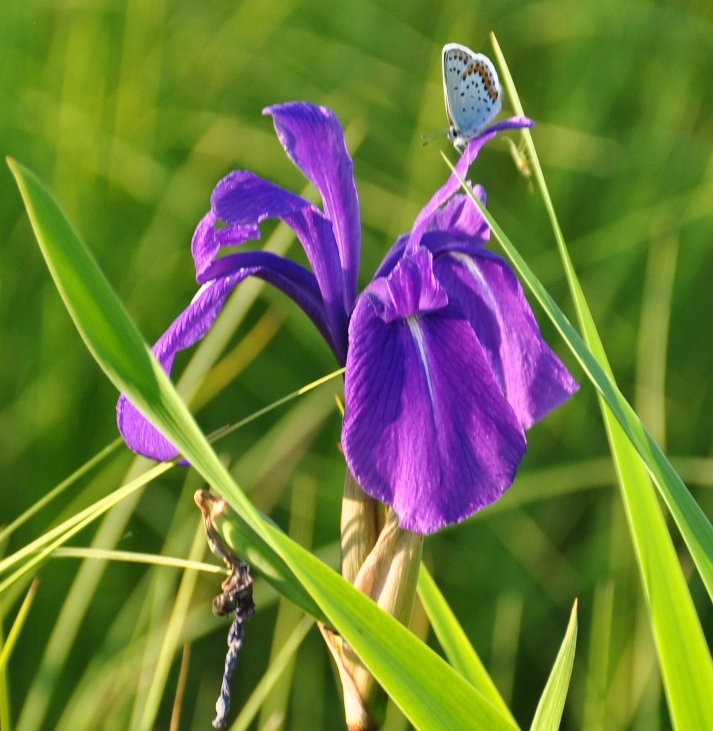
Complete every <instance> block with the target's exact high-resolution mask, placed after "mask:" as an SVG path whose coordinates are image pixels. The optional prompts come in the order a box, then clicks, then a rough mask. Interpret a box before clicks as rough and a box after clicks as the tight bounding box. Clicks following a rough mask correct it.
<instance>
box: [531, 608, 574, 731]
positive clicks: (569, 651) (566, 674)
mask: <svg viewBox="0 0 713 731" xmlns="http://www.w3.org/2000/svg"><path fill="white" fill-rule="evenodd" d="M576 647H577V602H576V601H575V602H574V606H573V607H572V614H571V615H570V618H569V624H568V625H567V631H566V632H565V635H564V639H563V640H562V645H561V646H560V650H559V652H558V653H557V659H556V660H555V664H554V665H553V666H552V671H551V672H550V677H549V678H548V680H547V685H546V686H545V689H544V691H542V696H541V697H540V702H539V703H538V704H537V710H536V711H535V717H534V718H533V719H532V726H530V731H557V729H558V728H559V727H560V721H561V720H562V711H563V710H564V702H565V700H566V699H567V689H568V688H569V679H570V677H571V676H572V664H573V663H574V651H575V648H576Z"/></svg>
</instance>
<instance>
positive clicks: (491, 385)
mask: <svg viewBox="0 0 713 731" xmlns="http://www.w3.org/2000/svg"><path fill="white" fill-rule="evenodd" d="M265 113H266V114H270V115H272V118H273V122H274V125H275V130H276V132H277V136H278V138H279V140H280V143H281V144H282V146H283V147H284V148H285V152H286V153H287V155H288V156H289V158H290V159H291V160H292V162H293V163H294V164H295V165H296V166H297V167H298V168H299V169H300V170H301V171H302V173H303V174H304V175H305V176H306V177H307V178H308V179H309V180H310V181H311V182H312V183H313V184H314V185H315V186H316V188H317V189H318V190H319V192H320V194H321V197H322V203H323V210H320V209H319V208H318V207H317V206H315V205H313V204H312V203H310V202H308V201H306V200H304V199H303V198H301V197H300V196H297V195H295V194H293V193H290V192H288V191H286V190H283V189H282V188H279V187H277V186H276V185H273V184H272V183H269V182H267V181H265V180H262V179H261V178H259V177H257V176H256V175H254V174H253V173H251V172H248V171H243V170H238V171H235V172H232V173H230V174H229V175H228V176H227V177H225V178H224V179H223V180H221V181H220V182H219V183H218V185H217V186H216V188H215V190H214V191H213V195H212V197H211V210H210V211H209V212H208V214H207V215H206V216H205V217H204V218H203V220H202V221H201V222H200V223H199V224H198V228H197V229H196V232H195V234H194V237H193V242H192V253H193V258H194V261H195V265H196V275H197V280H198V283H199V284H200V285H201V288H200V290H199V291H198V293H197V294H196V296H195V297H194V298H193V301H192V302H191V304H190V305H189V306H188V307H187V308H186V310H184V311H183V313H181V315H179V317H178V318H177V319H176V320H175V321H174V322H173V324H172V325H171V326H170V327H169V329H168V330H167V331H166V333H164V335H163V336H162V337H161V338H160V339H159V340H158V342H157V343H156V344H155V345H154V347H153V353H154V355H155V356H156V357H157V358H158V360H159V361H160V363H161V365H162V366H163V368H164V369H165V370H166V372H167V373H168V372H170V370H171V366H172V364H173V358H174V355H175V354H176V353H177V352H178V351H179V350H183V349H185V348H188V347H189V346H191V345H193V344H194V343H195V342H197V341H198V340H200V339H201V338H202V337H203V336H204V335H205V334H206V332H207V331H208V330H209V328H210V327H211V325H212V324H213V322H214V321H215V319H216V317H217V316H218V314H219V312H220V310H221V308H222V307H223V305H224V304H225V301H226V299H227V297H228V295H229V294H230V293H231V291H232V290H233V289H234V288H235V287H236V286H237V285H238V284H239V283H240V282H242V281H243V280H244V279H245V278H246V277H249V276H254V277H259V278H260V279H263V280H264V281H266V282H269V283H270V284H272V285H273V286H275V287H277V288H278V289H280V290H281V291H282V292H284V293H285V294H287V295H288V296H289V297H291V298H292V299H293V300H294V301H295V302H296V303H297V304H298V305H299V306H300V307H301V308H302V309H303V310H304V312H305V313H306V314H307V315H308V316H309V317H310V318H311V320H312V321H313V322H314V324H315V325H316V326H317V328H318V329H319V331H320V333H321V334H322V336H323V337H324V339H325V340H326V342H327V343H328V344H329V347H330V348H331V349H332V351H333V352H334V355H335V357H336V358H337V360H338V361H339V363H340V364H342V365H346V373H345V401H346V404H345V406H346V413H345V417H344V424H343V428H342V438H341V439H342V442H341V443H342V448H343V451H344V455H345V457H346V461H347V465H348V467H349V469H350V470H351V472H352V474H353V475H354V477H355V478H356V480H357V482H358V483H359V485H361V487H362V488H363V489H364V491H365V492H366V493H367V494H369V495H371V496H372V497H374V498H376V499H378V500H380V501H381V502H383V503H386V504H388V505H390V506H392V507H393V509H394V510H395V511H396V514H397V515H398V516H399V521H400V524H401V526H402V527H403V528H406V529H408V530H411V531H414V532H417V533H432V532H433V531H435V530H438V529H439V528H441V527H443V526H445V525H448V524H451V523H456V522H458V521H461V520H463V519H464V518H467V517H468V516H470V515H472V514H473V513H474V512H475V511H477V510H479V509H480V508H483V507H485V506H486V505H488V504H490V503H492V502H493V501H494V500H497V498H498V497H500V495H502V493H503V492H504V491H505V490H506V489H507V488H508V487H509V486H510V485H511V484H512V481H513V479H514V477H515V472H516V470H517V466H518V464H519V463H520V460H521V459H522V458H523V456H524V454H525V450H526V441H525V429H528V428H529V427H530V426H532V424H534V423H535V422H536V421H538V420H539V419H542V418H543V417H544V416H546V415H547V414H548V413H549V412H550V411H551V410H552V409H554V408H556V407H557V406H559V405H560V404H562V403H563V402H564V401H566V400H567V398H569V396H570V395H571V394H572V393H574V392H575V391H576V390H577V388H578V386H577V384H576V382H575V381H574V380H573V379H572V376H571V375H570V374H569V372H568V371H567V369H566V368H565V367H564V365H563V364H562V363H561V362H560V360H559V359H558V358H557V357H556V356H555V354H554V353H553V352H552V351H551V350H550V348H549V347H548V346H547V344H546V343H545V342H544V341H543V340H542V337H541V335H540V332H539V329H538V327H537V323H536V322H535V318H534V316H533V314H532V310H531V309H530V307H529V305H528V303H527V300H526V299H525V297H524V295H523V292H522V288H521V287H520V284H519V282H518V280H517V278H516V277H515V275H514V274H513V272H512V270H511V269H510V268H509V266H508V265H507V264H506V263H505V261H504V260H503V259H501V258H500V257H498V256H496V255H495V254H493V253H491V252H490V251H487V250H486V249H485V248H484V244H485V243H486V242H487V241H488V239H489V235H490V230H489V228H488V226H487V224H486V223H485V221H484V220H483V218H482V216H481V215H480V213H479V211H478V210H477V208H476V207H475V206H474V205H473V203H472V201H470V200H469V199H468V198H467V197H466V196H464V195H462V194H458V190H459V187H460V186H459V183H458V181H457V179H456V177H455V176H454V175H451V176H450V177H449V179H448V181H447V182H446V184H445V185H444V186H443V187H442V188H441V189H440V190H438V191H437V192H436V194H435V195H434V196H433V198H432V199H431V200H430V201H429V203H428V204H427V205H426V207H425V208H424V209H423V210H422V211H421V213H420V214H419V216H418V218H417V219H416V221H415V224H414V227H413V230H412V231H411V232H410V234H406V235H404V236H401V237H400V238H399V239H398V240H397V241H396V243H395V244H394V246H393V247H392V248H391V250H390V251H389V252H388V253H387V255H386V257H385V258H384V261H383V262H382V264H381V266H380V267H379V269H378V271H377V272H376V275H375V277H374V279H373V280H372V281H371V283H370V284H369V285H368V286H367V288H366V289H365V290H364V291H363V292H362V293H361V294H360V295H359V296H357V274H358V270H359V252H360V243H361V234H360V223H359V203H358V200H357V192H356V186H355V183H354V174H353V163H352V160H351V158H350V157H349V154H348V152H347V149H346V146H345V143H344V134H343V130H342V127H341V125H340V124H339V122H338V120H337V118H336V116H335V115H334V114H333V112H331V111H330V110H329V109H326V108H324V107H316V106H313V105H311V104H305V103H298V102H293V103H289V104H282V105H278V106H274V107H270V108H268V109H266V110H265ZM531 124H532V123H531V122H530V120H528V119H525V118H522V117H513V118H511V119H509V120H506V121H505V122H501V123H499V124H496V125H494V126H492V127H490V128H489V129H487V130H485V131H484V132H483V133H482V134H480V135H479V136H478V137H476V138H475V139H473V140H472V141H471V142H470V143H469V144H468V146H467V148H466V149H465V151H464V153H463V155H462V157H461V158H460V160H459V162H458V164H457V166H456V169H457V170H458V173H459V174H460V175H461V177H464V176H465V175H466V173H467V171H468V168H469V166H470V165H471V163H472V162H473V160H474V159H475V157H476V156H477V154H478V152H479V150H480V148H481V147H482V146H483V145H484V144H485V143H486V142H488V141H489V140H491V139H492V138H493V137H494V136H495V135H496V133H497V132H499V131H500V130H503V129H517V128H522V127H526V126H531ZM473 190H474V192H475V194H476V195H477V196H478V197H479V198H480V200H482V201H485V192H484V191H483V189H482V188H481V187H480V186H476V187H475V188H474V189H473ZM266 218H278V219H280V220H282V221H284V222H285V223H286V224H287V225H288V226H290V227H291V228H292V229H293V230H294V232H295V234H296V235H297V238H298V239H299V241H300V243H301V244H302V246H303V247H304V250H305V253H306V255H307V258H308V260H309V263H310V266H311V268H312V271H309V270H308V269H306V268H304V267H302V266H300V265H298V264H296V263H294V262H292V261H290V260H288V259H285V258H283V257H280V256H277V255H275V254H271V253H268V252H265V251H246V252H239V253H234V254H229V255H225V256H223V257H221V258H217V257H218V254H219V252H220V249H221V247H223V246H235V245H239V244H242V243H244V242H245V241H247V240H249V239H257V238H259V235H260V233H259V229H258V225H259V224H260V222H261V221H264V220H265V219H266ZM216 224H222V227H217V226H216ZM117 414H118V424H119V429H120V431H121V433H122V435H123V437H124V439H125V440H126V443H127V444H128V445H129V447H130V448H131V449H133V450H134V451H135V452H139V453H140V454H143V455H145V456H147V457H151V458H153V459H157V460H166V459H170V458H172V457H174V456H176V454H177V450H176V449H175V448H174V447H173V445H172V444H170V442H168V441H167V440H166V439H165V438H164V437H163V436H162V435H161V434H160V433H159V432H158V431H157V430H156V429H154V428H153V426H151V424H149V423H148V422H147V421H146V420H145V419H144V418H143V417H142V416H141V415H140V414H139V412H138V411H137V410H136V409H135V408H134V407H133V406H132V405H131V404H130V403H129V402H128V401H127V400H126V398H125V397H124V396H122V397H121V398H120V399H119V403H118V405H117Z"/></svg>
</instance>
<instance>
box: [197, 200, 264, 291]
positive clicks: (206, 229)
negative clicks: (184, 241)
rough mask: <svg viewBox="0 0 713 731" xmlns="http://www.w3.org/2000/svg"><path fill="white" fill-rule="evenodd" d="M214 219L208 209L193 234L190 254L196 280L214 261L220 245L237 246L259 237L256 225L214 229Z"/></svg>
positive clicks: (213, 214) (213, 215)
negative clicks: (194, 266)
mask: <svg viewBox="0 0 713 731" xmlns="http://www.w3.org/2000/svg"><path fill="white" fill-rule="evenodd" d="M216 221H217V219H216V216H215V213H213V211H208V213H206V215H205V216H203V218H202V219H201V221H200V223H199V224H198V226H197V227H196V230H195V233H194V234H193V240H192V241H191V254H192V255H193V261H194V262H195V265H196V279H198V280H200V279H201V276H202V275H203V273H204V272H205V270H206V269H207V268H208V267H209V266H210V265H211V264H212V263H213V262H214V261H215V257H216V255H217V253H218V251H219V249H220V247H221V246H238V245H240V244H243V243H245V242H246V241H248V240H249V239H259V238H260V229H259V228H258V227H257V226H225V227H224V228H221V229H217V230H216V227H215V224H216Z"/></svg>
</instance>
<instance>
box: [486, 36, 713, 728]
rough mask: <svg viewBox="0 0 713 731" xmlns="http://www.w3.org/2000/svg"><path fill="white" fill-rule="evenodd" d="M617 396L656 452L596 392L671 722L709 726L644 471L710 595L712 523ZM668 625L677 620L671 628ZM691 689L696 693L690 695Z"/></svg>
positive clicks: (702, 648)
mask: <svg viewBox="0 0 713 731" xmlns="http://www.w3.org/2000/svg"><path fill="white" fill-rule="evenodd" d="M492 40H493V46H494V48H495V53H496V56H497V58H498V62H499V63H500V64H501V67H502V69H503V76H504V79H505V84H506V88H507V90H508V94H509V96H510V98H511V100H512V102H513V106H514V108H515V111H516V113H518V114H523V109H522V104H521V102H520V99H519V97H518V94H517V89H516V88H515V84H514V82H513V79H512V76H511V74H510V71H509V69H508V67H507V63H506V62H505V58H504V56H503V54H502V51H501V50H500V47H499V45H498V43H497V40H496V39H495V36H494V35H493V36H492ZM524 139H525V143H526V146H527V151H528V154H529V156H530V159H531V161H532V166H533V170H534V173H535V178H536V180H537V183H538V187H539V188H540V191H541V193H542V196H543V200H544V202H545V208H546V210H547V214H548V217H549V219H550V223H551V225H552V230H553V232H554V235H555V240H556V242H557V249H558V251H559V255H560V259H561V261H562V265H563V268H564V270H565V274H566V277H567V283H568V285H569V289H570V293H571V295H572V299H573V300H574V305H575V309H576V312H577V318H578V320H579V325H580V329H581V331H582V333H583V335H584V340H585V342H586V344H587V347H588V348H589V349H590V351H591V352H592V354H593V355H594V357H595V358H596V360H597V361H598V362H599V364H601V366H602V368H603V370H604V372H605V374H606V375H607V376H608V377H609V379H610V381H611V383H612V384H613V385H614V387H615V388H616V383H615V381H614V376H613V373H612V370H611V367H610V365H609V362H608V359H607V356H606V352H605V351H604V346H603V344H602V341H601V338H600V337H599V333H598V331H597V328H596V325H595V323H594V318H593V317H592V313H591V311H590V309H589V305H588V303H587V300H586V298H585V296H584V291H583V290H582V287H581V285H580V282H579V278H578V277H577V273H576V271H575V269H574V266H573V264H572V260H571V257H570V255H569V251H568V249H567V245H566V243H565V240H564V235H563V233H562V229H561V227H560V225H559V220H558V218H557V214H556V212H555V209H554V205H553V203H552V198H551V196H550V193H549V189H548V187H547V182H546V181H545V176H544V173H543V171H542V167H541V166H540V162H539V158H538V156H537V150H536V149H535V145H534V142H533V140H532V135H531V134H530V131H529V130H526V131H525V134H524ZM616 395H617V396H618V398H619V400H620V402H621V403H622V406H624V407H625V409H624V410H625V415H626V416H627V417H628V419H629V422H630V423H631V424H632V426H633V428H634V429H635V431H636V433H637V434H639V435H640V436H643V437H644V441H645V445H642V446H648V447H649V448H650V449H651V452H650V453H649V456H650V457H653V459H652V460H649V459H647V458H646V453H645V452H644V453H642V449H641V447H640V446H639V445H637V443H636V442H635V441H634V440H633V439H631V436H630V434H629V433H628V432H627V430H626V424H625V423H623V422H621V419H619V418H618V416H617V418H615V414H614V413H612V410H611V409H610V408H609V407H611V404H610V403H609V402H608V401H607V400H606V398H603V395H602V394H601V393H600V395H599V404H600V408H601V410H602V415H603V418H604V423H605V426H606V430H607V437H608V439H609V444H610V449H611V452H612V457H613V460H614V464H615V467H616V470H617V476H618V478H619V485H620V488H621V492H622V499H623V502H624V506H625V509H626V513H627V517H628V520H629V526H630V529H631V534H632V539H633V542H634V546H635V550H636V554H637V558H638V561H639V566H640V568H641V575H642V579H643V582H644V589H645V593H646V597H647V602H648V604H649V607H650V611H651V616H652V623H653V633H654V639H655V642H656V645H657V648H658V653H659V658H660V663H661V672H662V676H663V681H664V685H665V688H666V692H667V695H668V699H669V706H670V710H671V715H672V717H673V720H674V724H675V725H676V726H677V727H679V728H687V727H688V725H689V724H700V723H703V722H705V725H706V727H707V725H709V724H711V722H712V719H713V705H712V701H711V697H710V693H711V690H712V689H713V666H712V664H711V656H710V653H709V651H708V649H707V644H706V641H705V638H704V637H703V633H702V630H701V626H700V621H699V619H698V616H697V615H696V612H695V607H694V606H693V602H692V600H691V596H690V593H689V591H688V587H687V585H686V581H685V578H684V576H683V573H682V571H681V568H680V564H679V562H678V558H677V556H676V553H675V549H674V547H673V544H672V542H671V539H670V536H669V534H668V530H667V527H666V523H665V519H664V516H663V515H662V513H661V510H660V508H659V504H658V501H657V499H656V496H655V495H654V493H653V489H652V487H651V480H650V477H649V472H650V473H651V476H652V477H653V479H654V482H655V484H656V486H657V487H658V489H659V492H660V493H661V495H662V496H663V498H664V500H665V502H666V504H667V506H668V508H669V510H670V511H671V513H672V515H673V517H674V520H675V521H676V524H677V526H678V528H679V530H680V531H681V534H682V536H683V538H684V541H685V542H686V545H687V546H688V549H689V551H690V552H691V556H692V558H693V560H694V562H695V564H696V566H697V567H698V570H699V572H700V575H701V578H702V580H703V582H704V584H705V586H706V588H707V590H708V594H709V596H710V597H711V598H713V574H712V573H711V562H712V561H713V528H712V527H711V524H710V522H709V521H708V519H707V518H706V516H705V514H704V513H703V511H702V510H701V508H700V506H699V505H698V503H696V501H695V500H694V499H693V496H692V495H691V493H690V492H689V491H688V489H687V488H686V486H685V485H684V484H683V481H682V480H681V478H680V477H679V476H678V474H677V473H676V471H675V470H674V469H673V467H672V466H671V464H670V463H669V462H668V460H667V459H666V457H665V456H664V454H663V452H662V451H661V449H660V448H659V447H658V445H657V443H656V442H655V441H654V439H652V438H651V436H650V435H649V434H648V433H647V432H646V431H645V430H644V428H643V426H642V424H641V422H640V420H639V419H638V417H637V416H636V414H635V412H634V411H633V409H631V407H630V406H629V404H628V403H627V402H626V401H625V400H624V399H623V397H622V396H621V394H620V393H619V392H618V390H617V391H616ZM605 401H606V404H605ZM617 420H618V421H617ZM637 451H638V454H637ZM642 458H643V461H642ZM652 463H653V464H652ZM647 467H648V471H649V472H647ZM672 624H673V625H676V626H674V627H672ZM684 647H686V648H687V650H688V649H690V650H691V651H693V652H695V656H694V657H693V658H690V663H691V664H690V665H689V666H687V664H686V663H685V662H684V663H683V664H682V663H681V660H682V657H681V651H682V649H683V648H684ZM687 650H686V651H687ZM699 674H700V677H698V676H699ZM693 676H696V682H697V683H698V685H696V686H695V687H694V686H691V687H690V688H689V687H688V684H689V680H690V681H693ZM691 691H693V693H694V694H695V696H696V697H694V698H692V697H690V693H691Z"/></svg>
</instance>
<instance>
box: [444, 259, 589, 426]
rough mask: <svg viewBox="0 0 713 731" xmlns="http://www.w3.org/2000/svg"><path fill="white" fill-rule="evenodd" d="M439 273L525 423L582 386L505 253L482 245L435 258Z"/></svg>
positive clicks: (533, 419)
mask: <svg viewBox="0 0 713 731" xmlns="http://www.w3.org/2000/svg"><path fill="white" fill-rule="evenodd" d="M434 269H435V272H436V276H437V278H438V280H439V282H441V284H442V285H443V287H444V288H445V290H446V291H447V292H448V296H449V297H454V298H456V299H457V300H458V302H459V303H460V306H461V307H462V309H463V311H464V312H465V314H466V316H467V318H468V320H469V321H470V324H471V325H472V327H473V330H474V331H475V333H476V335H477V336H478V340H479V341H480V343H481V344H482V346H483V348H484V349H485V352H486V353H487V356H488V361H489V363H490V366H491V368H492V370H493V373H494V375H495V377H496V379H497V381H498V383H499V385H500V388H501V390H503V391H504V393H505V395H506V397H507V400H508V402H509V403H510V405H511V406H512V408H513V410H514V411H515V414H516V415H517V418H518V420H519V421H520V424H521V425H522V427H523V428H524V429H529V428H530V426H532V424H534V423H535V422H536V421H539V420H540V419H542V418H544V417H545V416H546V415H547V414H548V413H549V412H550V411H552V410H553V409H555V408H556V407H558V406H560V405H561V404H563V403H564V402H565V401H566V400H567V399H568V398H569V397H570V396H571V395H572V394H573V393H574V392H575V391H576V390H577V389H578V388H579V387H578V385H577V383H576V382H575V381H574V379H573V378H572V376H571V375H570V373H569V371H568V370H567V369H566V368H565V366H564V365H563V364H562V362H561V361H560V360H559V358H557V356H556V355H555V354H554V353H553V352H552V350H551V349H550V348H549V346H548V345H547V343H545V341H544V340H543V339H542V336H541V335H540V330H539V328H538V326H537V322H536V321H535V317H534V315H533V313H532V310H531V309H530V305H529V304H528V302H527V300H526V299H525V295H524V293H523V291H522V287H521V286H520V283H519V281H518V279H517V277H516V276H515V274H514V273H513V272H512V270H511V269H510V267H509V266H508V265H507V264H506V263H505V261H504V260H503V259H501V258H500V257H499V256H496V255H495V254H493V253H491V252H489V251H487V250H485V249H482V248H480V247H472V248H471V251H470V253H469V254H467V253H463V252H448V253H444V254H440V255H436V256H435V258H434Z"/></svg>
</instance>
